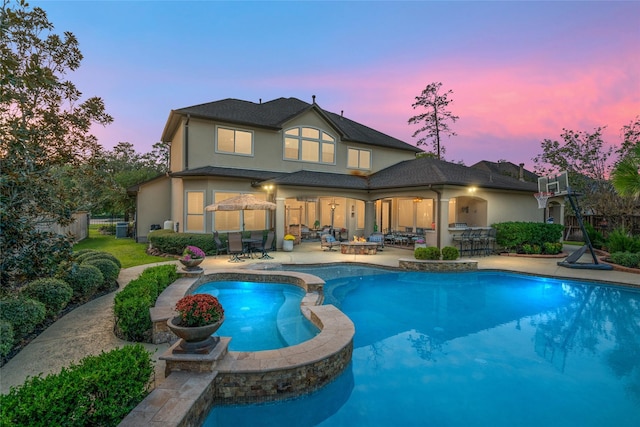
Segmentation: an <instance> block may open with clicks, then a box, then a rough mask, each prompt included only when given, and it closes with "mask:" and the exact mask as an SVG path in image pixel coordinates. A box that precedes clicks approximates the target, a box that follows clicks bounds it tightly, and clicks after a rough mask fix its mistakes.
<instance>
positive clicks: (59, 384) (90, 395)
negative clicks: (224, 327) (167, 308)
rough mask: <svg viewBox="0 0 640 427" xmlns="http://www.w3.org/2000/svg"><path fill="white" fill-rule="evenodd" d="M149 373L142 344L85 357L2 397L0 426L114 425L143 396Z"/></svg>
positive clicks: (147, 355)
mask: <svg viewBox="0 0 640 427" xmlns="http://www.w3.org/2000/svg"><path fill="white" fill-rule="evenodd" d="M152 374H153V364H152V362H151V355H150V353H149V352H147V351H146V350H145V349H144V347H142V346H141V345H140V344H136V345H129V346H126V347H123V348H120V349H116V350H112V351H110V352H108V353H104V352H103V353H102V354H100V355H98V356H89V357H86V358H84V359H82V360H81V361H80V363H79V364H77V365H71V366H69V367H68V368H63V369H62V371H61V372H60V373H59V374H52V375H48V376H46V377H44V378H42V377H41V376H36V377H31V378H28V379H27V380H26V381H25V383H24V384H23V385H22V386H19V387H12V388H11V390H10V391H9V393H8V394H6V395H2V396H0V425H6V426H9V425H14V426H18V425H21V426H26V425H28V426H43V427H49V426H117V425H118V424H119V423H120V422H121V421H122V419H124V417H125V416H127V414H128V413H129V412H131V410H132V409H133V408H135V407H136V406H137V405H138V404H139V403H140V402H141V401H142V400H143V399H144V398H145V397H146V395H147V394H148V384H149V381H150V379H151V375H152Z"/></svg>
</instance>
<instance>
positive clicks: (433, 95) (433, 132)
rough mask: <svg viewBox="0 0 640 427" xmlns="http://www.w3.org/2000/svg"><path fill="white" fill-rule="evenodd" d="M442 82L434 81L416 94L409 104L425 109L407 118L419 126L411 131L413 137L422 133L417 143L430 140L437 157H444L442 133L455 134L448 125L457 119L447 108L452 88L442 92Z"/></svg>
mask: <svg viewBox="0 0 640 427" xmlns="http://www.w3.org/2000/svg"><path fill="white" fill-rule="evenodd" d="M441 89H442V83H440V82H434V83H431V84H429V85H427V87H426V88H425V89H424V90H423V91H422V93H421V94H420V96H416V102H414V103H413V104H412V105H411V106H412V107H413V109H414V110H415V109H417V108H424V109H425V110H426V111H425V112H424V113H422V114H418V115H416V116H413V117H411V118H410V119H409V124H410V125H414V124H417V125H419V126H420V128H419V129H418V130H416V131H415V132H414V133H413V135H412V136H413V137H414V138H415V137H416V136H418V135H420V134H422V136H421V137H420V139H418V142H417V145H418V146H420V145H423V144H428V143H429V142H431V144H432V146H433V150H434V154H435V156H436V157H437V158H438V159H443V158H444V153H445V151H446V150H445V147H444V146H443V145H442V139H441V137H442V136H444V135H447V136H455V135H456V133H455V132H453V131H452V130H451V128H450V127H449V122H453V123H455V122H456V120H458V119H459V117H458V116H454V115H453V113H451V111H448V110H447V108H448V107H449V104H450V103H452V102H453V100H452V99H450V98H449V95H451V94H453V91H452V90H448V91H446V92H444V93H442V92H441Z"/></svg>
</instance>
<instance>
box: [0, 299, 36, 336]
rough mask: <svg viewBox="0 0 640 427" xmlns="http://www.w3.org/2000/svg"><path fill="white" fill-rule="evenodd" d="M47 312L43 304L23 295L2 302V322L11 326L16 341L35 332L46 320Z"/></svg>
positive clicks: (0, 313)
mask: <svg viewBox="0 0 640 427" xmlns="http://www.w3.org/2000/svg"><path fill="white" fill-rule="evenodd" d="M46 312H47V310H46V308H45V306H44V304H43V303H41V302H40V301H36V300H34V299H31V298H27V297H25V296H23V295H20V296H14V297H12V298H8V299H5V300H0V320H5V321H7V322H9V323H10V324H11V327H12V328H13V333H14V337H15V339H16V340H20V339H22V338H23V337H25V336H26V335H28V334H30V333H31V332H33V330H34V329H35V328H36V326H38V325H39V324H40V323H42V321H43V320H44V319H45V317H46Z"/></svg>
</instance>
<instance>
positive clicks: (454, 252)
mask: <svg viewBox="0 0 640 427" xmlns="http://www.w3.org/2000/svg"><path fill="white" fill-rule="evenodd" d="M459 257H460V251H458V248H454V247H453V246H445V247H444V248H442V259H443V260H445V261H455V260H457V259H458V258H459Z"/></svg>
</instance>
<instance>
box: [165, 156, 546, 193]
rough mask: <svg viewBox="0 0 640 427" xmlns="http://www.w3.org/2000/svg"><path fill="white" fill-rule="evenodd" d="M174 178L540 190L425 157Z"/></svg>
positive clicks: (200, 171)
mask: <svg viewBox="0 0 640 427" xmlns="http://www.w3.org/2000/svg"><path fill="white" fill-rule="evenodd" d="M171 176H173V177H189V176H193V177H202V176H222V177H230V178H244V179H251V180H255V181H261V182H262V181H268V182H269V183H273V184H276V185H291V186H305V187H326V188H342V189H351V190H381V189H388V188H408V187H422V186H427V185H430V184H431V185H459V186H476V187H482V188H494V189H501V190H515V191H530V192H532V193H534V192H536V190H537V188H538V187H537V183H532V182H526V181H520V180H518V179H515V178H512V177H510V176H506V175H502V174H495V173H492V172H488V171H485V170H481V169H478V168H470V167H467V166H464V165H459V164H455V163H449V162H445V161H442V160H437V159H433V158H428V157H423V158H419V159H415V160H406V161H403V162H400V163H398V164H396V165H393V166H390V167H388V168H386V169H383V170H381V171H379V172H377V173H374V174H372V175H369V176H359V175H348V174H339V173H328V172H314V171H307V170H300V171H296V172H290V173H282V172H280V173H278V172H270V171H260V170H252V169H234V168H222V167H215V166H206V167H202V168H197V169H191V170H185V171H182V172H176V173H172V174H171Z"/></svg>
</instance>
